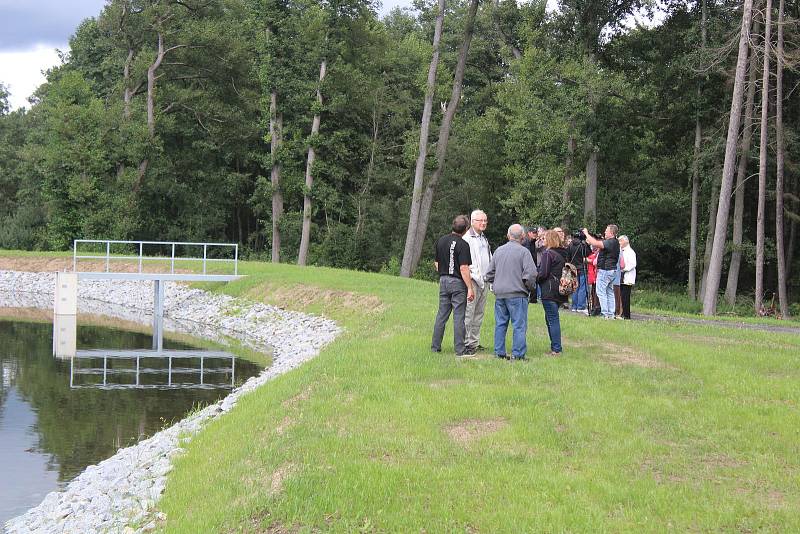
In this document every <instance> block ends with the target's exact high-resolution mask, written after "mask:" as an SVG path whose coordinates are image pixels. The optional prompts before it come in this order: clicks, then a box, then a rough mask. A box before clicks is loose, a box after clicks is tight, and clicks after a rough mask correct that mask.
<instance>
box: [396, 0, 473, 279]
mask: <svg viewBox="0 0 800 534" xmlns="http://www.w3.org/2000/svg"><path fill="white" fill-rule="evenodd" d="M478 3H479V0H471V2H470V5H469V12H468V13H467V20H466V24H465V27H464V42H463V43H462V44H461V50H460V51H459V54H458V63H456V71H455V74H454V76H453V90H452V92H451V93H450V101H449V102H448V103H447V109H446V110H445V113H444V117H443V118H442V124H441V126H440V127H439V139H438V140H437V141H436V170H434V171H433V175H432V176H431V178H430V180H429V181H428V183H427V185H426V186H425V193H424V194H423V197H422V204H421V206H420V210H419V222H418V223H417V233H416V234H415V237H414V249H413V257H412V263H411V272H412V273H413V272H414V271H416V270H417V265H419V259H420V257H421V256H422V245H423V243H424V242H425V234H426V233H427V231H428V221H430V215H431V206H432V205H433V197H434V195H435V194H436V187H437V185H438V184H439V180H440V179H441V177H442V174H443V173H444V169H445V162H446V159H447V144H448V143H449V141H450V128H451V127H452V125H453V119H454V118H455V116H456V110H457V109H458V104H459V102H460V101H461V89H462V87H463V82H464V70H465V69H466V66H467V55H468V54H469V45H470V43H471V42H472V33H473V31H474V29H475V15H476V14H477V12H478Z"/></svg>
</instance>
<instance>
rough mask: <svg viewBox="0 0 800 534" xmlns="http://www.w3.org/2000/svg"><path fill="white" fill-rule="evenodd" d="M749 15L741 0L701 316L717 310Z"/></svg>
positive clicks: (746, 2) (750, 10)
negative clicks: (716, 203)
mask: <svg viewBox="0 0 800 534" xmlns="http://www.w3.org/2000/svg"><path fill="white" fill-rule="evenodd" d="M752 15H753V1H752V0H744V5H743V6H742V26H741V30H740V32H739V51H738V55H737V60H736V75H735V78H734V83H733V96H732V98H731V111H730V117H729V121H728V135H727V140H726V143H725V163H724V165H723V170H722V181H721V185H720V193H719V203H718V208H717V220H716V225H715V226H716V228H715V230H714V241H713V246H712V250H711V261H710V264H709V269H708V276H707V278H706V287H705V293H704V295H703V314H704V315H714V314H715V313H716V310H717V293H718V291H719V280H720V277H721V275H722V259H723V255H724V253H725V235H726V233H727V230H728V211H729V209H730V195H731V190H732V189H733V172H734V166H735V163H736V147H737V144H738V143H737V141H738V134H739V123H740V122H741V114H742V95H743V93H744V79H745V71H746V70H747V54H748V44H747V43H748V40H749V37H750V25H751V22H752Z"/></svg>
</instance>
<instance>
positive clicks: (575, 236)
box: [572, 230, 586, 241]
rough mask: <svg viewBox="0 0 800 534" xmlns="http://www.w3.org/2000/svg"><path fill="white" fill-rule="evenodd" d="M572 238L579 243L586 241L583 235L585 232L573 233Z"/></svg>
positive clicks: (577, 231)
mask: <svg viewBox="0 0 800 534" xmlns="http://www.w3.org/2000/svg"><path fill="white" fill-rule="evenodd" d="M572 237H574V238H575V239H577V240H579V241H586V236H585V235H584V233H583V230H576V231H574V232H572Z"/></svg>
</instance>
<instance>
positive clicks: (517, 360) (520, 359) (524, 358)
mask: <svg viewBox="0 0 800 534" xmlns="http://www.w3.org/2000/svg"><path fill="white" fill-rule="evenodd" d="M511 359H512V360H513V361H515V362H527V361H528V358H526V357H525V356H512V358H511Z"/></svg>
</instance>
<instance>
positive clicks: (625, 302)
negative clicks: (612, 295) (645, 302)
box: [619, 284, 633, 319]
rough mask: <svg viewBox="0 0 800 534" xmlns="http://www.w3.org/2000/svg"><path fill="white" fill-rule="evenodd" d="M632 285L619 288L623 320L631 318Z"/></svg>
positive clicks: (623, 285)
mask: <svg viewBox="0 0 800 534" xmlns="http://www.w3.org/2000/svg"><path fill="white" fill-rule="evenodd" d="M632 290H633V286H632V285H626V284H622V285H621V286H619V292H620V294H621V295H622V317H623V318H624V319H630V318H631V291H632Z"/></svg>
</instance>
